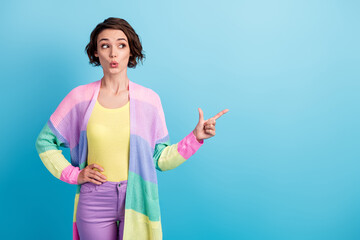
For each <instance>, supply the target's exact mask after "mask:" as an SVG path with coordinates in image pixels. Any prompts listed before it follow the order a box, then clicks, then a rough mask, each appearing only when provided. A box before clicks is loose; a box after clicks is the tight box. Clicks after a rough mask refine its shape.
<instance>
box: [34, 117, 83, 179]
mask: <svg viewBox="0 0 360 240" xmlns="http://www.w3.org/2000/svg"><path fill="white" fill-rule="evenodd" d="M51 125H52V124H51V121H50V120H49V121H48V122H47V123H46V124H45V126H44V127H43V129H42V130H41V132H40V134H39V136H38V137H37V139H36V143H35V146H36V150H37V152H38V154H39V157H40V159H41V161H42V162H43V163H44V165H45V167H46V168H47V169H48V170H49V171H50V173H51V174H52V175H54V176H55V177H56V178H58V179H60V180H62V181H64V182H67V183H70V184H77V178H78V175H79V173H80V169H79V167H74V166H72V165H71V164H70V163H69V161H67V160H66V158H65V157H64V155H63V154H62V150H59V147H68V145H67V144H66V143H65V142H62V141H61V140H60V139H59V138H58V137H57V136H56V135H55V133H54V132H55V131H56V130H52V129H51V127H49V126H51Z"/></svg>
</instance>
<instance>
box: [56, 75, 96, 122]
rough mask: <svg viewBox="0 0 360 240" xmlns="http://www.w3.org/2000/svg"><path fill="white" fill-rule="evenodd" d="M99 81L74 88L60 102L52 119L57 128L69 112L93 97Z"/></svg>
mask: <svg viewBox="0 0 360 240" xmlns="http://www.w3.org/2000/svg"><path fill="white" fill-rule="evenodd" d="M99 81H100V80H98V81H96V82H92V83H90V84H85V85H80V86H77V87H75V88H73V89H72V90H71V91H70V92H69V93H68V94H67V95H66V96H65V98H64V99H63V100H62V101H61V102H60V104H59V106H58V107H57V108H56V110H55V112H54V113H53V114H52V115H51V117H50V119H51V122H52V123H53V125H54V127H55V128H58V125H59V123H60V122H61V120H62V119H63V118H64V117H65V116H66V115H67V114H68V112H69V111H70V110H71V109H72V108H73V107H74V106H75V105H76V104H78V103H80V102H83V101H89V100H90V99H91V97H92V93H93V88H94V85H95V86H96V84H99Z"/></svg>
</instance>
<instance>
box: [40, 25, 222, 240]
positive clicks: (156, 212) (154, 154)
mask: <svg viewBox="0 0 360 240" xmlns="http://www.w3.org/2000/svg"><path fill="white" fill-rule="evenodd" d="M86 52H87V54H88V56H89V59H90V63H91V64H93V65H95V66H100V65H101V66H102V69H103V73H104V76H103V77H102V78H101V79H100V80H98V81H95V82H91V83H88V84H85V85H80V86H78V87H76V88H74V89H72V90H71V91H70V93H69V94H68V95H67V96H66V97H65V98H64V99H63V100H62V101H61V103H60V104H59V106H58V107H57V109H56V110H55V112H54V113H53V114H52V115H51V116H50V119H49V120H48V121H47V123H46V124H45V126H44V127H43V129H42V130H41V132H40V134H39V136H38V138H37V140H36V148H37V151H38V153H39V156H40V158H41V160H42V162H43V163H44V165H45V166H46V168H47V169H48V170H49V171H50V172H51V173H52V174H53V175H54V176H55V177H57V178H58V179H60V180H62V181H64V182H67V183H70V184H76V185H77V192H76V195H75V204H74V217H73V233H74V234H73V239H82V240H92V239H94V240H99V239H102V240H107V239H109V240H110V239H111V240H113V239H114V240H115V239H126V240H134V239H144V240H145V239H156V240H157V239H162V230H161V216H160V206H159V198H158V185H157V177H156V169H157V170H159V171H166V170H170V169H173V168H176V167H177V166H179V165H180V164H182V163H183V162H184V161H186V160H187V159H189V157H190V156H192V155H193V154H194V153H195V152H196V151H197V150H198V149H199V147H200V146H201V145H202V144H203V141H204V139H207V138H210V137H213V136H215V123H216V119H218V118H219V117H220V116H221V115H223V114H224V113H226V112H227V111H228V109H225V110H223V111H221V112H220V113H218V114H217V115H215V116H214V117H212V118H210V119H207V120H204V118H203V112H202V110H201V109H200V108H199V109H198V110H199V122H198V123H197V125H196V127H195V129H194V130H193V131H191V132H190V133H189V134H188V135H187V136H186V137H185V138H183V139H182V140H181V141H180V142H178V143H176V144H171V143H170V139H169V134H168V131H167V127H166V122H165V116H164V112H163V108H162V104H161V101H160V97H159V96H158V95H157V93H156V92H155V91H153V90H151V89H150V88H147V87H144V86H141V85H139V84H136V83H134V82H132V81H130V79H129V78H128V76H127V68H128V67H130V68H135V67H136V65H137V63H138V62H139V61H142V60H143V58H144V55H143V52H142V46H141V43H140V40H139V37H138V35H137V34H136V33H135V31H134V29H133V28H132V27H131V26H130V25H129V23H128V22H126V21H125V20H123V19H120V18H108V19H106V20H105V21H104V22H102V23H99V24H98V25H97V26H96V27H95V29H94V30H93V31H92V33H91V36H90V42H89V44H88V45H87V46H86ZM59 147H67V148H70V155H71V163H69V161H67V160H66V159H65V157H64V156H63V154H62V153H61V152H62V151H61V150H59Z"/></svg>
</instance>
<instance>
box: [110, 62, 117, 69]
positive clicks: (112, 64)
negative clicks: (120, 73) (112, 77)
mask: <svg viewBox="0 0 360 240" xmlns="http://www.w3.org/2000/svg"><path fill="white" fill-rule="evenodd" d="M118 66H119V64H118V63H117V62H116V61H112V62H111V63H110V67H112V68H117V67H118Z"/></svg>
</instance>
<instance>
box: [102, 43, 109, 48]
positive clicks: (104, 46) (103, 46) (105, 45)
mask: <svg viewBox="0 0 360 240" xmlns="http://www.w3.org/2000/svg"><path fill="white" fill-rule="evenodd" d="M108 47H109V45H107V44H103V45H101V48H108Z"/></svg>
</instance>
